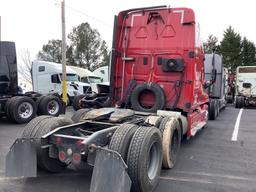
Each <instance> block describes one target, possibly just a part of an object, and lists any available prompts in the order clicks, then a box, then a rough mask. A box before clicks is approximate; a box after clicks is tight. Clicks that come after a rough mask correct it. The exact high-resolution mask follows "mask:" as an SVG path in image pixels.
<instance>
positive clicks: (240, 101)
mask: <svg viewBox="0 0 256 192" xmlns="http://www.w3.org/2000/svg"><path fill="white" fill-rule="evenodd" d="M243 107H244V97H243V96H238V97H237V108H239V109H241V108H243Z"/></svg>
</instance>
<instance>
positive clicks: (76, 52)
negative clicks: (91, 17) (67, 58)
mask: <svg viewBox="0 0 256 192" xmlns="http://www.w3.org/2000/svg"><path fill="white" fill-rule="evenodd" d="M68 38H69V40H70V42H71V46H72V48H73V59H74V62H75V63H76V65H78V66H79V67H83V68H87V69H90V70H92V69H94V68H97V67H98V66H101V65H102V64H103V63H105V62H106V59H105V57H106V51H107V46H106V43H105V41H102V40H101V37H100V34H99V32H98V31H97V30H96V29H92V28H91V26H90V25H89V23H82V24H80V25H79V26H77V27H74V28H73V30H72V31H71V33H70V34H69V35H68Z"/></svg>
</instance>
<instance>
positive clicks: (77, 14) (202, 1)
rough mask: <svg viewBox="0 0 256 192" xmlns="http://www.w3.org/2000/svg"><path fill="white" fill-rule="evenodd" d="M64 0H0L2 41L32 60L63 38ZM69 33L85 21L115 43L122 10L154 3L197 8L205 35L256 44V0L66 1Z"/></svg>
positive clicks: (197, 17)
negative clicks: (231, 35) (227, 33)
mask: <svg viewBox="0 0 256 192" xmlns="http://www.w3.org/2000/svg"><path fill="white" fill-rule="evenodd" d="M59 2H60V0H0V15H1V17H2V27H1V38H2V41H14V42H16V47H17V51H18V52H19V51H20V50H24V49H28V50H29V51H30V53H31V56H32V59H34V58H35V56H36V54H37V53H38V51H39V50H40V49H41V48H42V45H43V44H46V43H47V42H48V40H50V39H61V20H60V18H61V10H60V3H59ZM66 5H67V7H66V25H67V26H66V33H67V34H68V33H69V32H70V31H71V29H72V27H75V26H77V25H79V24H80V23H82V22H88V23H90V25H91V26H92V27H93V28H96V29H98V31H99V32H100V34H101V37H102V39H104V40H105V41H106V42H107V44H108V46H109V47H110V46H111V40H112V26H113V16H114V15H115V14H118V12H119V11H122V10H125V9H130V8H136V7H146V6H154V5H170V6H171V7H189V8H192V9H194V11H195V13H196V19H197V20H198V21H199V23H200V25H201V33H202V38H203V40H204V41H205V40H206V39H207V37H208V35H209V34H214V35H215V36H217V37H218V39H219V40H221V38H222V35H223V31H224V30H225V29H226V28H227V27H228V26H229V25H231V26H233V27H234V29H235V31H236V32H239V33H240V34H241V35H242V36H246V37H247V38H248V39H249V40H251V41H253V42H254V43H256V22H255V18H256V11H255V9H256V2H255V1H253V0H243V1H240V0H238V1H234V0H233V1H232V0H173V1H170V0H169V1H167V0H129V1H128V0H126V1H125V0H66Z"/></svg>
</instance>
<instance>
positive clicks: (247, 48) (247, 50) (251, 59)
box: [241, 37, 256, 66]
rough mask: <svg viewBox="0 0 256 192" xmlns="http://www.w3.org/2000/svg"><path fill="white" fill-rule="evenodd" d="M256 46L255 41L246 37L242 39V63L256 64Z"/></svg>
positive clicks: (245, 64)
mask: <svg viewBox="0 0 256 192" xmlns="http://www.w3.org/2000/svg"><path fill="white" fill-rule="evenodd" d="M255 55H256V48H255V45H254V43H253V42H251V41H249V40H248V39H247V38H246V37H244V38H243V41H242V50H241V57H242V58H241V59H242V63H241V65H243V66H247V65H256V58H255Z"/></svg>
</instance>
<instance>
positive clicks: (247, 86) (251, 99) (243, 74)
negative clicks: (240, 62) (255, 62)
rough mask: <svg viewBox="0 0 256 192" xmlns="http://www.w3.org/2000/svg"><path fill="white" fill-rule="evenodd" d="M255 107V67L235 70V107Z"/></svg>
mask: <svg viewBox="0 0 256 192" xmlns="http://www.w3.org/2000/svg"><path fill="white" fill-rule="evenodd" d="M248 106H254V107H255V106H256V67H255V66H240V67H237V70H236V96H235V107H236V108H243V107H248Z"/></svg>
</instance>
